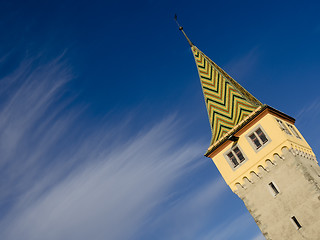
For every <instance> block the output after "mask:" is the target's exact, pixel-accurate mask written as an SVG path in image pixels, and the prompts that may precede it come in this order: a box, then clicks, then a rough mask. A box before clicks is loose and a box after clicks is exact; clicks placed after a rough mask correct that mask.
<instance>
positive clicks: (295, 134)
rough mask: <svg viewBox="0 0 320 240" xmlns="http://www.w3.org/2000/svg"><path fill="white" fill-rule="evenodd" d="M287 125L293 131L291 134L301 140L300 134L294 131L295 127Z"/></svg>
mask: <svg viewBox="0 0 320 240" xmlns="http://www.w3.org/2000/svg"><path fill="white" fill-rule="evenodd" d="M287 125H288V127H289V129H290V130H291V132H292V133H293V135H294V136H295V137H296V138H300V139H301V137H300V135H299V134H298V132H297V131H296V130H295V129H294V127H293V126H292V125H290V124H287Z"/></svg>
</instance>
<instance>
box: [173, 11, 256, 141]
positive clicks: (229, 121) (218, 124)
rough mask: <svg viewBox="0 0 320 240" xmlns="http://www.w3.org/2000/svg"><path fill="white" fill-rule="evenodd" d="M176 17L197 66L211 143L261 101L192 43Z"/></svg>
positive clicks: (241, 122)
mask: <svg viewBox="0 0 320 240" xmlns="http://www.w3.org/2000/svg"><path fill="white" fill-rule="evenodd" d="M175 21H176V23H177V25H178V26H179V30H180V31H182V33H183V34H184V36H185V37H186V39H187V41H188V43H189V45H190V47H191V50H192V53H193V56H194V59H195V62H196V65H197V68H198V73H199V77H200V83H201V87H202V91H203V96H204V100H205V104H206V107H207V111H208V117H209V122H210V127H211V132H212V139H211V144H210V145H211V146H214V145H216V144H218V143H219V142H221V140H222V139H225V138H228V137H230V136H231V135H230V134H231V133H232V132H233V131H234V130H235V128H237V127H239V126H240V125H241V124H243V123H244V122H245V121H247V120H248V118H249V117H250V116H252V114H254V113H255V112H256V111H257V110H258V108H259V109H260V108H261V107H260V106H262V103H261V102H260V101H259V100H258V99H256V98H255V97H254V96H253V95H251V94H250V93H249V92H248V91H247V90H245V89H244V88H243V87H242V86H241V85H240V84H239V83H237V82H236V81H235V80H234V79H233V78H232V77H230V76H229V75H228V74H227V73H226V72H225V71H224V70H223V69H222V68H220V67H219V66H218V65H217V64H216V63H215V62H213V61H212V60H211V59H210V58H208V57H207V56H206V55H205V54H204V53H203V52H201V51H200V50H199V49H198V48H197V47H196V46H195V45H193V43H192V42H191V41H190V39H189V38H188V37H187V35H186V34H185V32H184V31H183V27H181V26H180V25H179V23H178V21H177V15H175Z"/></svg>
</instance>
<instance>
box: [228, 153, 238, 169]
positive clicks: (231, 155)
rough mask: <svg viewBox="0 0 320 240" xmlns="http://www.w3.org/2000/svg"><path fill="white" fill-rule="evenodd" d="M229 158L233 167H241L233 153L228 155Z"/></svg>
mask: <svg viewBox="0 0 320 240" xmlns="http://www.w3.org/2000/svg"><path fill="white" fill-rule="evenodd" d="M227 156H228V157H229V159H230V161H231V162H232V163H233V166H234V167H236V166H238V165H239V163H238V162H237V159H236V157H235V156H234V155H233V153H232V152H229V153H228V154H227Z"/></svg>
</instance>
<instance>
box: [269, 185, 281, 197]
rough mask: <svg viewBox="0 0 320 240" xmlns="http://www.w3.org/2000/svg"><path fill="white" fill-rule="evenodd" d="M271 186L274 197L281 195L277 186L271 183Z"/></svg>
mask: <svg viewBox="0 0 320 240" xmlns="http://www.w3.org/2000/svg"><path fill="white" fill-rule="evenodd" d="M269 186H270V187H271V188H272V190H273V192H274V195H277V194H278V193H279V191H278V189H277V188H276V186H275V185H274V184H273V183H272V182H271V183H269Z"/></svg>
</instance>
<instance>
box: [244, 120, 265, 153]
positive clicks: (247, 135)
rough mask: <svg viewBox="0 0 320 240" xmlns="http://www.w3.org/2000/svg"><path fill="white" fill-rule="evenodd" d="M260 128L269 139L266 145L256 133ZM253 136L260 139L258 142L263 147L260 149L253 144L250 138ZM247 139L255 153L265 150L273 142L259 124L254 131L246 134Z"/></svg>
mask: <svg viewBox="0 0 320 240" xmlns="http://www.w3.org/2000/svg"><path fill="white" fill-rule="evenodd" d="M259 128H260V130H261V131H262V132H263V134H264V136H265V137H266V138H267V141H266V142H265V143H263V141H262V139H261V138H260V137H259V136H258V134H257V133H256V132H257V131H258V129H259ZM252 134H254V135H255V137H256V138H257V139H258V141H259V143H260V145H261V146H260V147H257V146H256V144H255V143H254V142H253V140H252V139H251V138H250V136H251V135H252ZM246 139H247V141H248V142H249V144H250V145H251V147H252V148H253V149H254V151H255V152H259V151H260V150H261V149H262V148H264V147H265V146H266V145H268V144H269V143H270V142H271V138H270V137H269V136H268V134H267V133H266V131H265V130H264V129H263V127H262V126H261V125H260V124H258V125H257V126H256V127H255V128H254V129H253V130H252V131H250V132H249V133H248V134H246Z"/></svg>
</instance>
